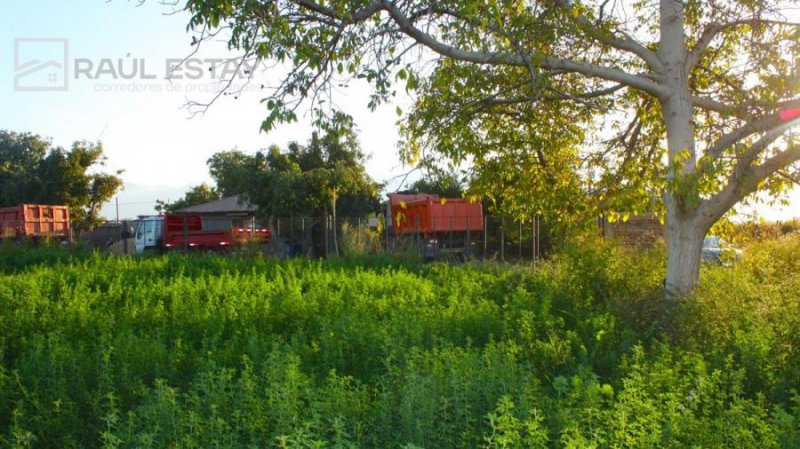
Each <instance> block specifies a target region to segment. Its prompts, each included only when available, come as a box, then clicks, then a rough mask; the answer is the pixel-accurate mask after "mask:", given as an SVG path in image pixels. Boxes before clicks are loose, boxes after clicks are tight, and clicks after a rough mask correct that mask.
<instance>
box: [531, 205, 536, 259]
mask: <svg viewBox="0 0 800 449" xmlns="http://www.w3.org/2000/svg"><path fill="white" fill-rule="evenodd" d="M531 262H533V266H534V267H536V214H535V213H531Z"/></svg>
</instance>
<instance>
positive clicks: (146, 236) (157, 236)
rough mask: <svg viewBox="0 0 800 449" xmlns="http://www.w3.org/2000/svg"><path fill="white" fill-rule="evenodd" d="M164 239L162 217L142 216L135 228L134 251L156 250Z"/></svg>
mask: <svg viewBox="0 0 800 449" xmlns="http://www.w3.org/2000/svg"><path fill="white" fill-rule="evenodd" d="M163 241H164V217H142V219H141V221H140V222H139V228H138V229H137V230H136V243H135V245H136V252H137V253H143V252H145V251H151V250H157V249H159V248H160V247H161V245H162V243H163Z"/></svg>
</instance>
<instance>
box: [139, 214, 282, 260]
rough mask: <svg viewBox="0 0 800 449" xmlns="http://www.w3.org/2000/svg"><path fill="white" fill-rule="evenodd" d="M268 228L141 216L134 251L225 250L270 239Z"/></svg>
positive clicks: (191, 218) (182, 217)
mask: <svg viewBox="0 0 800 449" xmlns="http://www.w3.org/2000/svg"><path fill="white" fill-rule="evenodd" d="M269 236H270V232H269V228H257V227H254V226H248V227H235V226H233V221H232V220H231V219H230V218H225V217H219V218H214V217H203V216H201V215H178V214H167V215H159V216H155V217H144V218H142V219H141V222H140V223H139V228H138V229H137V231H136V236H135V245H136V252H137V253H141V252H145V251H150V250H156V251H164V250H170V249H179V248H184V249H203V250H224V249H226V248H229V247H232V246H235V245H240V244H243V243H248V242H254V243H258V244H264V243H268V242H269Z"/></svg>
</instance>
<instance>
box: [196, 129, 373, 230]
mask: <svg viewBox="0 0 800 449" xmlns="http://www.w3.org/2000/svg"><path fill="white" fill-rule="evenodd" d="M339 120H343V122H342V123H340V124H339V125H338V126H337V127H336V129H333V128H332V129H329V130H328V131H324V132H322V133H320V132H314V133H313V134H312V135H311V137H310V138H309V141H308V143H307V144H306V145H301V144H298V143H291V144H289V146H288V148H286V150H281V149H280V148H279V147H277V146H272V147H270V148H268V149H266V150H260V151H257V152H256V153H255V154H247V153H244V152H242V151H240V150H230V151H222V152H219V153H216V154H214V155H213V156H212V157H211V158H210V159H209V160H208V166H209V172H210V174H211V177H212V178H213V179H214V181H215V182H216V185H217V187H216V189H217V191H218V192H219V193H220V194H221V195H223V196H228V195H234V194H243V195H244V196H245V197H247V199H248V200H249V201H250V202H252V203H253V204H254V205H256V206H257V207H258V211H259V214H260V215H262V216H264V217H267V218H274V217H289V216H323V215H325V214H337V213H338V214H341V215H345V216H358V215H363V214H365V213H367V212H370V211H374V210H376V209H377V208H378V200H377V194H378V188H379V185H378V184H377V183H376V182H375V181H373V180H372V179H371V178H370V177H369V175H368V174H367V172H366V169H365V168H364V163H365V161H366V157H365V155H364V153H363V152H362V151H361V148H360V145H359V143H358V138H357V135H356V132H355V129H354V128H353V126H352V122H350V121H349V119H348V118H346V117H344V116H340V118H339Z"/></svg>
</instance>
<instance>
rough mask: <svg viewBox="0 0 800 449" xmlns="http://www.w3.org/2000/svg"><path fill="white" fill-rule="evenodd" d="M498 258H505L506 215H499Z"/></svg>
mask: <svg viewBox="0 0 800 449" xmlns="http://www.w3.org/2000/svg"><path fill="white" fill-rule="evenodd" d="M500 260H506V216H505V215H503V216H502V217H500Z"/></svg>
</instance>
